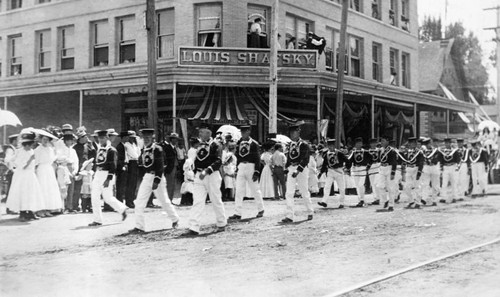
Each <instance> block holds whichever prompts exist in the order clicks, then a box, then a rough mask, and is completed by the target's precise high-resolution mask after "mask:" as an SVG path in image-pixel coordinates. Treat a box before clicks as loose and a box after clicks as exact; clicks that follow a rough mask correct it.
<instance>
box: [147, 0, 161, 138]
mask: <svg viewBox="0 0 500 297" xmlns="http://www.w3.org/2000/svg"><path fill="white" fill-rule="evenodd" d="M146 30H147V34H148V42H147V51H148V122H149V126H150V127H151V128H153V129H154V130H155V134H156V136H157V138H158V113H157V108H158V103H157V86H156V35H157V32H158V29H157V21H156V12H155V0H146Z"/></svg>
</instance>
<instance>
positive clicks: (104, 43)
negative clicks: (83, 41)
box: [91, 21, 109, 66]
mask: <svg viewBox="0 0 500 297" xmlns="http://www.w3.org/2000/svg"><path fill="white" fill-rule="evenodd" d="M91 28H92V47H93V48H92V54H93V57H92V60H93V65H94V66H106V65H108V63H109V41H108V37H109V26H108V21H100V22H94V23H92V25H91Z"/></svg>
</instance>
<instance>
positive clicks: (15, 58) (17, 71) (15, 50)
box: [8, 35, 23, 76]
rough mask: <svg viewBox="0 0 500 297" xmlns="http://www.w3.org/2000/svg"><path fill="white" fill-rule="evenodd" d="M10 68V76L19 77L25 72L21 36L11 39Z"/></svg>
mask: <svg viewBox="0 0 500 297" xmlns="http://www.w3.org/2000/svg"><path fill="white" fill-rule="evenodd" d="M8 40H9V68H10V75H11V76H17V75H21V74H22V72H23V65H22V63H23V59H22V57H21V46H22V44H21V43H22V37H21V35H16V36H11V37H9V39H8Z"/></svg>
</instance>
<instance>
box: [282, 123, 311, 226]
mask: <svg viewBox="0 0 500 297" xmlns="http://www.w3.org/2000/svg"><path fill="white" fill-rule="evenodd" d="M288 130H289V132H290V139H291V140H292V142H291V143H290V145H289V147H288V153H287V163H286V168H287V170H288V174H287V180H286V194H285V197H286V206H287V211H286V217H285V218H284V219H283V220H282V222H283V223H291V222H293V220H294V217H295V212H294V211H295V209H294V202H295V201H294V195H295V189H296V188H298V189H299V191H300V194H301V195H302V199H303V200H304V203H305V205H306V208H307V213H308V216H307V219H308V220H312V219H313V214H314V208H313V205H312V201H311V194H310V193H309V170H307V165H308V164H309V145H308V144H307V142H305V141H304V140H302V139H301V138H300V125H294V126H290V127H289V128H288Z"/></svg>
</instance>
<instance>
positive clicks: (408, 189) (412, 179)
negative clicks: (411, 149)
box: [404, 167, 421, 204]
mask: <svg viewBox="0 0 500 297" xmlns="http://www.w3.org/2000/svg"><path fill="white" fill-rule="evenodd" d="M417 174H418V167H407V168H406V178H405V179H406V181H405V183H404V192H405V195H406V196H407V197H408V199H409V202H410V203H413V202H416V203H417V204H420V197H421V195H420V193H419V192H420V182H419V181H417Z"/></svg>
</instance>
